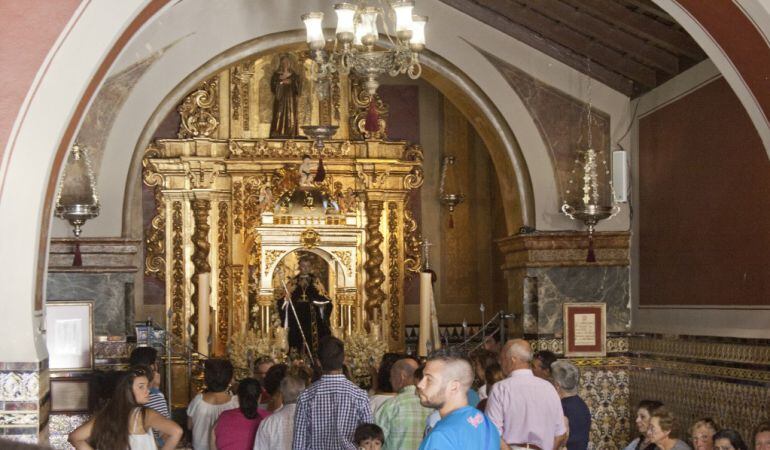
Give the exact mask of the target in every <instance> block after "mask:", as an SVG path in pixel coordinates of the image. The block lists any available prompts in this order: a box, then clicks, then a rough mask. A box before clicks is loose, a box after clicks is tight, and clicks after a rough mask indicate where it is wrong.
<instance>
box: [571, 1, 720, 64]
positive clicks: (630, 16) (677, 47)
mask: <svg viewBox="0 0 770 450" xmlns="http://www.w3.org/2000/svg"><path fill="white" fill-rule="evenodd" d="M580 4H581V6H580V9H582V10H584V11H586V12H589V13H590V14H593V15H595V16H596V17H599V18H600V19H602V20H604V21H607V22H611V23H615V24H616V25H617V26H618V27H622V28H624V29H626V30H627V31H628V32H629V33H634V34H636V35H637V36H639V37H641V38H642V39H647V40H649V41H650V42H653V43H655V45H658V46H660V47H662V48H664V49H666V50H668V51H671V52H674V53H676V54H681V55H684V56H686V57H688V58H690V59H692V60H695V61H701V60H703V59H704V58H705V53H704V52H703V50H702V49H701V48H700V47H699V46H698V44H697V43H695V41H694V40H693V39H692V38H691V37H690V36H689V35H687V34H685V33H682V32H680V31H678V30H676V29H675V28H672V27H669V26H667V25H664V24H663V23H661V22H658V21H656V20H655V19H652V18H650V17H647V16H645V15H644V14H640V13H636V12H633V11H631V10H630V9H628V8H626V7H625V6H623V5H621V4H619V3H616V2H614V1H612V0H581V1H580Z"/></svg>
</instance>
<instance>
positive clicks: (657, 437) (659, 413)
mask: <svg viewBox="0 0 770 450" xmlns="http://www.w3.org/2000/svg"><path fill="white" fill-rule="evenodd" d="M673 429H674V414H673V413H672V412H671V411H670V410H669V409H668V408H666V407H665V406H660V407H658V408H655V409H654V410H653V411H651V412H650V426H649V427H648V428H647V439H649V440H650V442H651V443H653V444H655V445H657V446H658V447H662V445H660V443H661V442H665V441H667V440H668V439H671V430H673Z"/></svg>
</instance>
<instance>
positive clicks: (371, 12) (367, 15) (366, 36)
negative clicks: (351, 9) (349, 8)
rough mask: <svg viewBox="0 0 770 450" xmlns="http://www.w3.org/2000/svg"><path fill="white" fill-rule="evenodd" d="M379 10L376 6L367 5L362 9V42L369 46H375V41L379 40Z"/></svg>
mask: <svg viewBox="0 0 770 450" xmlns="http://www.w3.org/2000/svg"><path fill="white" fill-rule="evenodd" d="M378 14H379V11H377V8H374V7H371V6H369V7H366V8H364V9H363V11H361V26H362V27H363V31H362V32H363V35H362V36H361V43H362V44H363V45H364V46H366V47H368V48H372V47H374V43H375V42H377V37H378V36H379V31H378V30H377V15H378Z"/></svg>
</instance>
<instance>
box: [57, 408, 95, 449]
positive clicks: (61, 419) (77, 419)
mask: <svg viewBox="0 0 770 450" xmlns="http://www.w3.org/2000/svg"><path fill="white" fill-rule="evenodd" d="M86 420H88V416H87V415H84V414H52V415H51V418H50V421H49V425H48V427H49V430H50V437H49V445H50V446H51V448H54V449H67V450H70V449H72V446H71V445H70V444H69V442H67V435H69V434H70V433H71V432H72V430H74V429H75V428H77V427H79V426H80V425H82V424H83V423H84V422H85V421H86Z"/></svg>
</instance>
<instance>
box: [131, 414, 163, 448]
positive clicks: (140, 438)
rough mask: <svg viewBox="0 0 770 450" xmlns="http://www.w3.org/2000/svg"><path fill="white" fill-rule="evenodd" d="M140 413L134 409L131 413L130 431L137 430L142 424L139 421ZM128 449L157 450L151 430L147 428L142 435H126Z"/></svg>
mask: <svg viewBox="0 0 770 450" xmlns="http://www.w3.org/2000/svg"><path fill="white" fill-rule="evenodd" d="M141 413H142V409H141V408H136V409H135V410H134V412H133V416H134V418H133V421H134V423H133V425H132V426H131V429H132V430H136V429H137V428H139V427H140V426H141V425H143V424H142V423H140V421H139V416H140V415H141ZM128 448H129V450H158V446H157V445H155V436H153V434H152V428H147V432H146V433H144V434H131V433H129V435H128Z"/></svg>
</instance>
